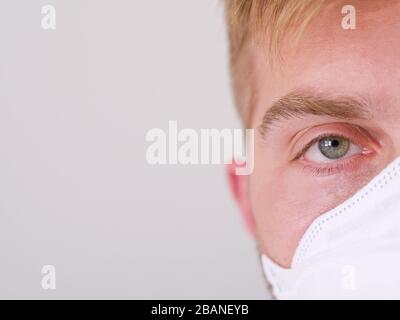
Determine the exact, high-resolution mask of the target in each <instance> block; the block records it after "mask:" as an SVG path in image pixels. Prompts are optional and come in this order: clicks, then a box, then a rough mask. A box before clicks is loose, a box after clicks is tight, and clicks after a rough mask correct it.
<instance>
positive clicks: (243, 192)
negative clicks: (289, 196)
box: [226, 161, 256, 237]
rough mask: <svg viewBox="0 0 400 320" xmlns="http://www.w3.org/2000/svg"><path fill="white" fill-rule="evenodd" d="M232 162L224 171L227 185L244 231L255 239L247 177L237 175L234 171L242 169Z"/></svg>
mask: <svg viewBox="0 0 400 320" xmlns="http://www.w3.org/2000/svg"><path fill="white" fill-rule="evenodd" d="M244 166H245V164H244V165H239V164H237V163H235V161H232V164H227V165H226V170H227V174H228V179H229V185H230V188H231V191H232V193H233V196H234V198H235V200H236V202H237V203H238V205H239V208H240V211H241V213H242V215H243V218H244V222H245V225H246V229H247V230H248V231H249V232H250V234H251V235H252V236H253V237H255V234H256V232H255V222H254V216H253V212H252V210H251V206H250V199H249V195H248V191H249V176H248V175H237V174H236V169H237V168H240V167H244Z"/></svg>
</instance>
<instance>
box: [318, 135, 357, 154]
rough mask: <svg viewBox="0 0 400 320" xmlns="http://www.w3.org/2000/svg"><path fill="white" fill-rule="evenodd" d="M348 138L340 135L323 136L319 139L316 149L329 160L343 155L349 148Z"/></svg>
mask: <svg viewBox="0 0 400 320" xmlns="http://www.w3.org/2000/svg"><path fill="white" fill-rule="evenodd" d="M350 144H351V142H350V140H349V139H346V138H342V137H335V136H332V137H325V138H322V139H321V140H319V142H318V149H319V151H321V153H322V154H323V155H324V156H325V157H327V158H328V159H331V160H336V159H340V158H342V157H344V156H345V155H346V154H347V152H348V151H349V149H350Z"/></svg>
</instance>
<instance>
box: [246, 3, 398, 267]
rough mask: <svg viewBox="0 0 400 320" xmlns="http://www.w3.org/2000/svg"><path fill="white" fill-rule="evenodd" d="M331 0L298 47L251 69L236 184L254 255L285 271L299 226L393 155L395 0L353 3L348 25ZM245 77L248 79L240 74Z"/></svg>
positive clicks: (253, 59)
mask: <svg viewBox="0 0 400 320" xmlns="http://www.w3.org/2000/svg"><path fill="white" fill-rule="evenodd" d="M346 4H348V3H347V2H346V3H344V2H341V1H334V2H331V3H330V4H329V5H328V6H326V7H325V8H324V10H323V11H322V12H321V13H320V14H319V15H318V16H317V17H316V18H315V19H314V20H313V22H312V23H311V24H310V25H309V27H308V28H307V30H306V32H305V33H304V34H303V36H302V38H301V39H300V42H299V44H298V45H292V44H291V43H290V40H288V41H287V43H285V44H284V45H283V46H282V48H281V56H282V60H280V61H277V60H274V59H268V57H267V56H268V55H267V54H266V53H265V50H264V49H263V48H262V46H253V47H251V48H248V50H247V52H246V53H245V54H244V55H243V56H242V57H240V59H243V61H242V64H244V65H247V66H248V65H251V66H252V68H253V69H252V70H253V72H252V73H251V83H252V86H253V90H252V97H251V99H249V101H251V105H249V106H248V107H249V108H251V109H252V110H253V112H252V116H251V127H253V128H254V129H255V143H256V145H255V159H254V163H255V167H254V171H253V174H252V175H250V176H248V177H246V178H245V179H246V181H245V182H244V185H245V187H242V188H240V190H241V191H240V192H242V195H241V196H240V197H239V200H240V201H241V202H242V203H241V205H242V209H243V210H244V211H246V210H249V211H251V216H252V220H253V221H254V228H255V234H256V237H257V240H258V243H259V247H260V250H261V251H262V253H263V254H266V255H268V256H269V257H270V258H271V259H273V260H274V261H275V262H277V263H278V264H280V265H281V266H284V267H290V264H291V260H292V257H293V254H294V251H295V249H296V247H297V245H298V242H299V241H300V239H301V237H302V236H303V234H304V232H305V230H306V229H307V227H308V226H309V225H310V224H311V223H312V221H313V220H314V219H316V218H317V217H318V216H319V215H321V214H322V213H324V212H326V211H328V210H330V209H332V208H334V207H336V206H337V205H339V204H340V203H342V202H343V201H344V200H346V199H347V198H349V197H350V196H351V195H353V194H354V193H355V192H356V191H357V190H359V189H360V188H362V187H363V186H364V185H365V184H366V183H367V182H368V181H370V180H371V179H372V178H373V177H374V176H376V175H377V174H378V173H379V172H380V171H381V170H382V169H383V168H384V167H385V166H386V165H387V164H388V163H389V162H390V161H392V160H393V159H394V158H396V157H397V156H398V155H399V154H400V1H391V0H385V1H372V0H371V1H368V0H360V1H352V5H353V6H354V7H355V9H356V17H357V24H356V29H355V30H351V29H350V30H345V29H343V28H342V24H341V23H342V18H343V16H344V15H343V14H342V12H341V10H342V7H343V6H344V5H346ZM249 81H250V80H249Z"/></svg>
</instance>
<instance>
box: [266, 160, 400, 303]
mask: <svg viewBox="0 0 400 320" xmlns="http://www.w3.org/2000/svg"><path fill="white" fill-rule="evenodd" d="M262 264H263V269H264V272H265V275H266V277H267V279H268V280H269V281H270V282H271V284H272V287H273V293H274V295H275V296H276V298H278V299H400V158H398V159H396V160H395V161H394V162H392V163H391V164H390V165H389V166H388V167H387V168H386V169H384V170H383V171H382V172H381V173H380V174H379V175H378V176H377V177H375V178H374V179H373V180H372V181H371V182H369V183H368V184H367V185H366V186H365V187H364V188H362V189H361V190H360V191H359V192H357V193H356V194H355V195H354V196H353V197H351V198H350V199H349V200H347V201H346V202H344V203H343V204H341V205H340V206H338V207H337V208H335V209H333V210H331V211H329V212H327V213H324V214H323V215H321V216H319V217H318V218H317V219H316V220H314V222H313V223H312V224H311V225H310V226H309V228H308V229H307V231H306V232H305V234H304V236H303V237H302V239H301V241H300V243H299V246H298V247H297V249H296V251H295V254H294V257H293V260H292V266H291V268H290V269H285V268H282V267H280V266H278V265H277V264H275V263H274V262H273V261H271V260H270V259H269V258H268V257H266V256H262Z"/></svg>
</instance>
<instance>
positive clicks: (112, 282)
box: [0, 0, 266, 299]
mask: <svg viewBox="0 0 400 320" xmlns="http://www.w3.org/2000/svg"><path fill="white" fill-rule="evenodd" d="M46 4H51V5H54V6H55V7H56V10H57V29H56V30H54V31H45V30H43V29H42V28H41V19H42V14H41V7H42V6H43V5H46ZM0 24H1V25H0V39H1V50H0V58H1V59H0V86H1V89H0V219H1V220H0V254H1V258H0V298H39V299H42V298H139V299H140V298H143V299H150V298H154V299H157V298H161V299H164V298H165V299H175V298H186V299H192V298H211V299H214V298H226V299H231V298H243V299H254V298H265V297H266V291H265V289H264V283H263V280H262V277H261V270H260V267H259V265H258V260H257V256H256V250H255V245H254V243H253V240H252V239H251V238H250V236H249V235H248V234H247V233H246V231H245V230H244V228H243V224H242V219H241V217H240V214H239V212H238V210H237V209H236V207H235V205H234V203H233V201H232V198H231V196H230V193H229V190H228V188H227V184H226V177H225V172H224V168H223V166H158V167H154V166H150V165H148V164H147V162H146V159H145V151H146V148H147V147H148V145H149V143H148V142H146V141H145V135H146V132H147V131H148V130H149V129H151V128H155V127H159V128H162V129H165V130H166V129H167V127H168V121H169V120H177V121H178V125H179V128H181V129H182V128H194V129H200V128H225V127H229V128H239V127H240V123H239V121H238V118H237V116H236V113H235V111H234V108H233V104H232V100H231V97H230V90H229V76H228V72H227V44H226V35H225V30H224V22H223V13H222V8H221V4H220V2H219V1H217V0H169V1H165V0H146V1H144V0H141V1H134V0H131V1H122V0H118V1H116V0H109V1H99V0H92V1H88V0H79V1H78V0H63V1H61V0H58V1H56V0H51V1H50V0H49V1H38V0H24V1H22V0H1V1H0ZM46 264H51V265H54V266H55V267H56V270H57V289H56V290H48V291H45V290H43V289H42V287H41V279H42V274H41V268H42V266H43V265H46Z"/></svg>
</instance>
